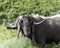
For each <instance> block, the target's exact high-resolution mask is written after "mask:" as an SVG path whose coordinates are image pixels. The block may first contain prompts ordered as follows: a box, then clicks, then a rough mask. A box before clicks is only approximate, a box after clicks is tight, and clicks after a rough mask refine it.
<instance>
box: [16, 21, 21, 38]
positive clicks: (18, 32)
mask: <svg viewBox="0 0 60 48" xmlns="http://www.w3.org/2000/svg"><path fill="white" fill-rule="evenodd" d="M20 30H21V24H20V20H18V22H17V37H19V34H20Z"/></svg>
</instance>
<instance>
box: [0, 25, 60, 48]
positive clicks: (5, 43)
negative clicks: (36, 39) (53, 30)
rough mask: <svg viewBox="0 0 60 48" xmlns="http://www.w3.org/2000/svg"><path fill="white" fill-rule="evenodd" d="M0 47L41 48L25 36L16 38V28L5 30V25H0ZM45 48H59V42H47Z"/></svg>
mask: <svg viewBox="0 0 60 48" xmlns="http://www.w3.org/2000/svg"><path fill="white" fill-rule="evenodd" d="M0 48H42V47H39V46H38V45H33V44H32V42H31V40H30V39H28V38H27V37H23V36H20V38H19V39H17V38H16V30H7V28H6V26H4V25H1V26H0ZM46 48H60V44H55V43H53V44H48V45H46Z"/></svg>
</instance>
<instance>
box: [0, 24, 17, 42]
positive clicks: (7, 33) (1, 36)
mask: <svg viewBox="0 0 60 48" xmlns="http://www.w3.org/2000/svg"><path fill="white" fill-rule="evenodd" d="M15 36H16V30H7V28H6V26H4V25H1V26H0V43H2V42H5V41H6V40H8V39H11V38H13V37H15Z"/></svg>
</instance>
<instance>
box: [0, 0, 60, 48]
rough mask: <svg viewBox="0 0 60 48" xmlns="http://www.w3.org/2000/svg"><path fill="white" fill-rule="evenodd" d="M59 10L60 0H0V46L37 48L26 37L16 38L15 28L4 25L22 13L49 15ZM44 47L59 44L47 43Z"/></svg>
mask: <svg viewBox="0 0 60 48" xmlns="http://www.w3.org/2000/svg"><path fill="white" fill-rule="evenodd" d="M59 11H60V0H0V48H38V47H39V46H37V45H32V43H31V41H30V40H29V39H28V38H26V37H20V38H19V39H17V40H16V30H8V29H7V28H6V25H7V24H8V23H9V22H12V21H14V20H16V18H18V16H20V15H23V14H35V13H39V14H40V15H44V16H51V15H54V14H57V13H58V12H59ZM46 48H60V44H57V45H56V44H55V43H53V44H49V45H46Z"/></svg>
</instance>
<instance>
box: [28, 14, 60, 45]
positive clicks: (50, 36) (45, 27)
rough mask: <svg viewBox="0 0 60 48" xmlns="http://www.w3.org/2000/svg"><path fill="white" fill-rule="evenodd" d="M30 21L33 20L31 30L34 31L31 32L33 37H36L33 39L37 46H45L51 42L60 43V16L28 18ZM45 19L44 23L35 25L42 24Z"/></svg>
mask: <svg viewBox="0 0 60 48" xmlns="http://www.w3.org/2000/svg"><path fill="white" fill-rule="evenodd" d="M28 19H30V20H32V22H31V21H29V22H31V24H30V29H32V30H31V32H32V33H33V34H32V35H34V36H33V38H34V40H35V42H36V43H37V44H41V45H45V44H46V43H49V42H60V17H59V16H57V15H56V16H55V17H53V16H52V17H44V18H41V17H39V16H37V17H34V16H33V17H32V16H28ZM44 19H45V21H43V22H42V23H40V24H35V23H39V22H41V21H42V20H44ZM34 22H35V23H34ZM31 27H32V28H31ZM31 38H32V37H31Z"/></svg>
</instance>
